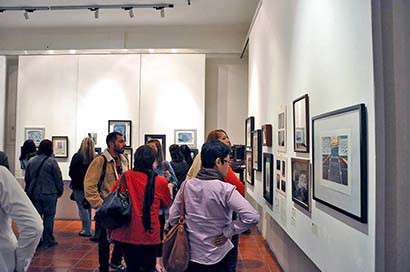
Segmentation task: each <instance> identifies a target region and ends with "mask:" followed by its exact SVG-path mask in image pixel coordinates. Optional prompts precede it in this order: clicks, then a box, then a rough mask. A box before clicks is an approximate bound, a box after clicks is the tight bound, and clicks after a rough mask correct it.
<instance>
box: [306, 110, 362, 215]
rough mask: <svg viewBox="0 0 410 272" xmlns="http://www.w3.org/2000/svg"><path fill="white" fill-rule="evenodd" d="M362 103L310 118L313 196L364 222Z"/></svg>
mask: <svg viewBox="0 0 410 272" xmlns="http://www.w3.org/2000/svg"><path fill="white" fill-rule="evenodd" d="M366 123H367V119H366V107H365V105H364V104H359V105H355V106H352V107H347V108H343V109H340V110H337V111H332V112H329V113H325V114H322V115H319V116H316V117H314V118H312V132H313V133H312V135H313V198H314V199H315V200H316V201H318V202H320V203H322V204H324V205H327V206H329V207H331V208H333V209H335V210H337V211H339V212H341V213H343V214H345V215H347V216H350V217H352V218H354V219H356V220H358V221H360V222H362V223H366V222H367V131H366Z"/></svg>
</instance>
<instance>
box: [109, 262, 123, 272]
mask: <svg viewBox="0 0 410 272" xmlns="http://www.w3.org/2000/svg"><path fill="white" fill-rule="evenodd" d="M110 268H112V269H114V270H115V271H118V272H122V271H126V268H125V266H123V265H122V264H118V265H117V264H113V263H110Z"/></svg>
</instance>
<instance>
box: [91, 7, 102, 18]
mask: <svg viewBox="0 0 410 272" xmlns="http://www.w3.org/2000/svg"><path fill="white" fill-rule="evenodd" d="M89 10H91V11H93V12H94V19H98V18H100V9H99V8H89Z"/></svg>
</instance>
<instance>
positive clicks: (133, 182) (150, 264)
mask: <svg viewBox="0 0 410 272" xmlns="http://www.w3.org/2000/svg"><path fill="white" fill-rule="evenodd" d="M156 158H157V156H156V152H155V151H154V149H153V148H152V147H151V146H149V145H143V146H140V147H139V148H138V149H137V150H136V152H135V154H134V168H133V170H130V171H127V172H125V173H124V175H125V181H126V185H127V188H128V192H129V197H130V202H131V203H132V209H131V211H132V216H131V222H130V223H129V224H126V225H124V226H122V227H120V228H118V229H115V230H113V231H112V232H111V239H113V240H115V241H118V242H119V243H120V245H121V247H122V248H123V250H124V258H125V262H126V265H127V271H129V272H134V271H135V272H137V271H141V272H143V271H147V272H152V271H154V270H155V268H156V270H157V271H165V270H164V268H163V267H162V260H161V257H158V258H159V259H158V260H157V258H156V257H157V252H159V250H158V249H159V248H161V235H160V231H162V230H161V228H160V225H159V210H160V208H167V207H168V206H169V205H170V204H171V194H170V191H169V188H168V181H167V179H166V178H165V177H163V176H160V175H158V173H157V172H156V171H154V170H153V168H152V165H153V163H154V161H155V160H156ZM118 184H119V181H117V182H116V183H115V185H114V187H113V189H112V190H115V189H116V188H117V187H118ZM120 189H121V188H120ZM156 264H158V265H157V267H156Z"/></svg>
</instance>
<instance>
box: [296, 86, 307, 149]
mask: <svg viewBox="0 0 410 272" xmlns="http://www.w3.org/2000/svg"><path fill="white" fill-rule="evenodd" d="M293 149H294V151H295V152H300V153H309V96H308V95H307V94H305V95H303V96H301V97H299V98H297V99H296V100H294V101H293Z"/></svg>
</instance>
